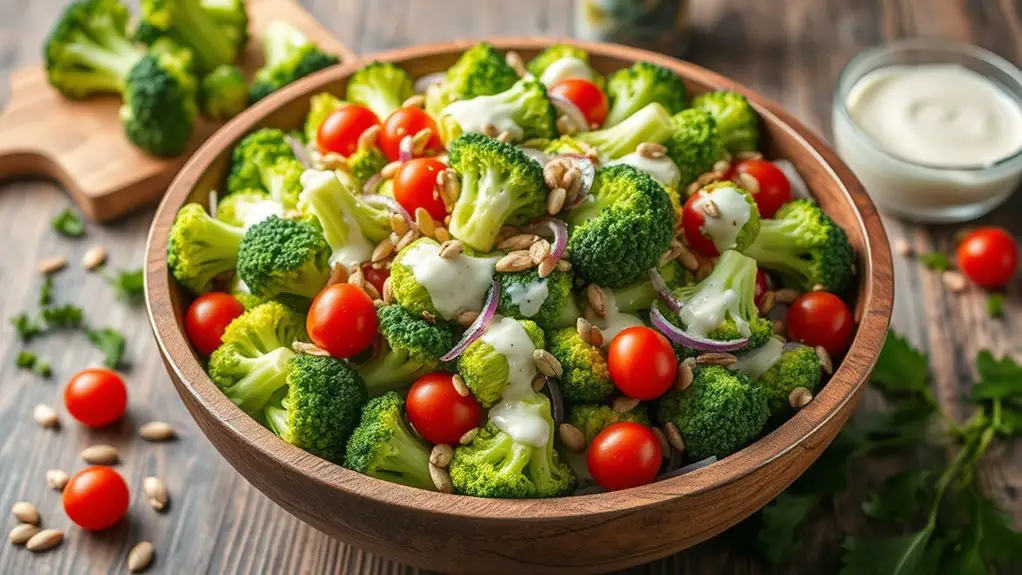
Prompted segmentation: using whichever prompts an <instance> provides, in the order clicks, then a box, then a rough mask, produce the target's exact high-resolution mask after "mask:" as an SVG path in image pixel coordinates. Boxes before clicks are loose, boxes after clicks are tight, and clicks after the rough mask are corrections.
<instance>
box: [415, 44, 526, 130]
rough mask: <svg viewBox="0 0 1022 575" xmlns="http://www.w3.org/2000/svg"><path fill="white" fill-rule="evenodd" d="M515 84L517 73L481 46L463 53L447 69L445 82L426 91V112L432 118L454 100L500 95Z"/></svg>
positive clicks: (500, 58)
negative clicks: (499, 93)
mask: <svg viewBox="0 0 1022 575" xmlns="http://www.w3.org/2000/svg"><path fill="white" fill-rule="evenodd" d="M517 81H518V72H515V69H514V68H512V67H511V66H509V65H508V64H507V62H505V61H504V56H502V55H501V53H500V52H498V51H497V50H496V48H494V47H493V46H492V45H490V44H488V43H486V42H481V43H479V44H476V45H475V46H473V47H471V48H469V49H468V50H466V51H465V52H464V53H463V54H462V55H461V57H460V58H458V61H457V62H455V63H454V65H453V66H451V67H450V68H448V69H447V74H446V75H445V76H444V81H443V82H441V83H440V84H434V85H433V86H430V88H429V89H428V90H426V111H427V112H429V113H430V114H431V115H432V116H433V117H434V118H439V117H440V115H441V114H440V112H441V110H443V109H444V108H445V107H446V106H447V105H448V104H450V103H451V102H454V101H455V100H467V99H469V98H475V97H476V96H486V95H489V94H496V93H498V92H503V91H504V90H507V89H508V88H510V87H511V86H513V85H514V83H515V82H517Z"/></svg>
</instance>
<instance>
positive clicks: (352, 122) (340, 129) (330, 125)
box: [316, 104, 380, 156]
mask: <svg viewBox="0 0 1022 575" xmlns="http://www.w3.org/2000/svg"><path fill="white" fill-rule="evenodd" d="M379 125H380V120H379V118H377V117H376V114H374V113H373V112H372V110H370V109H369V108H366V107H365V106H361V105H359V104H345V105H344V106H341V107H340V108H338V109H336V110H334V111H333V112H331V113H330V115H329V116H327V117H326V120H323V123H322V124H320V126H319V131H317V132H316V143H317V144H319V149H320V150H323V151H326V152H335V153H338V154H340V155H342V156H350V155H351V154H353V153H355V150H357V149H358V137H359V136H361V135H362V132H364V131H366V130H368V129H369V128H371V127H373V126H379Z"/></svg>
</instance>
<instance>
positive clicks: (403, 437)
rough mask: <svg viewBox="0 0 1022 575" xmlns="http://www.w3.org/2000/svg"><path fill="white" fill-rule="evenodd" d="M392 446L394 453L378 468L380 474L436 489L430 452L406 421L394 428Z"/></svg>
mask: <svg viewBox="0 0 1022 575" xmlns="http://www.w3.org/2000/svg"><path fill="white" fill-rule="evenodd" d="M390 446H391V448H392V449H393V451H394V453H392V454H391V455H390V456H389V457H387V460H386V462H385V463H384V464H381V465H380V467H378V468H377V469H376V473H377V474H378V475H383V476H384V477H385V478H386V479H387V480H388V481H393V482H395V483H400V484H402V485H407V486H409V487H419V488H421V489H429V490H433V491H435V490H436V486H435V485H434V484H433V478H432V477H431V476H430V474H429V453H428V452H427V451H426V449H425V448H424V447H423V445H422V443H421V442H420V441H419V440H418V439H416V438H415V437H413V436H412V434H411V432H409V431H408V429H407V428H406V427H405V425H404V423H399V424H398V425H397V426H396V428H395V429H394V435H393V437H391V440H390Z"/></svg>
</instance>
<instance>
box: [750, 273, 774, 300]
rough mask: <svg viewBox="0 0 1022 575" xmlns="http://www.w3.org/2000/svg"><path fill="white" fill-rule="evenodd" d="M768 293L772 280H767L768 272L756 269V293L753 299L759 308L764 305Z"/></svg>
mask: <svg viewBox="0 0 1022 575" xmlns="http://www.w3.org/2000/svg"><path fill="white" fill-rule="evenodd" d="M768 291H770V280H769V279H768V278H767V275H766V272H765V271H763V270H762V269H756V291H755V294H754V295H753V298H754V301H755V303H756V305H757V306H759V304H761V303H763V296H765V295H766V292H768Z"/></svg>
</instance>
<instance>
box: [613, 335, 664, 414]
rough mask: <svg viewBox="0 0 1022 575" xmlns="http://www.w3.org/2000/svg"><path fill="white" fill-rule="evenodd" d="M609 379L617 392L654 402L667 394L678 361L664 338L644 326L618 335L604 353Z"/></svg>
mask: <svg viewBox="0 0 1022 575" xmlns="http://www.w3.org/2000/svg"><path fill="white" fill-rule="evenodd" d="M607 364H608V366H609V367H610V378H611V379H612V380H613V381H614V385H616V386H617V388H618V389H619V390H621V393H623V394H625V395H627V396H628V397H632V398H635V399H642V400H648V399H655V398H657V397H660V396H661V395H663V394H665V393H667V390H668V389H670V388H671V386H672V385H673V384H674V378H675V376H677V375H678V360H677V359H676V358H675V357H674V349H673V348H671V343H670V342H669V341H667V338H666V337H664V336H663V335H661V334H660V333H659V332H657V331H656V330H653V329H650V328H648V327H645V326H632V327H629V328H627V329H624V330H622V331H621V332H620V333H618V334H617V335H616V336H615V337H614V340H613V341H611V342H610V348H609V349H608V351H607Z"/></svg>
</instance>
